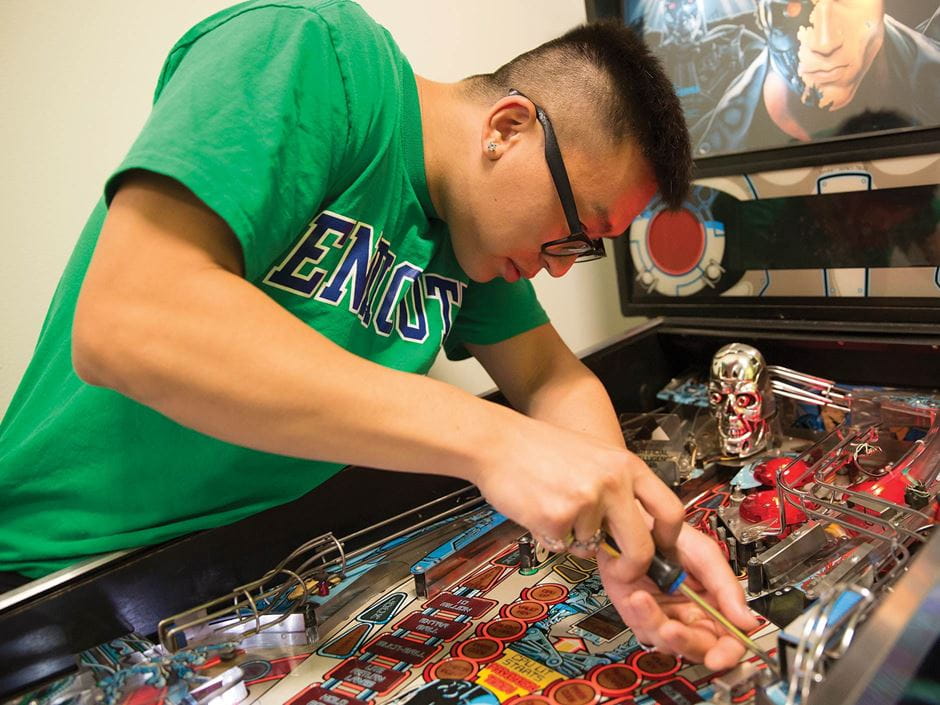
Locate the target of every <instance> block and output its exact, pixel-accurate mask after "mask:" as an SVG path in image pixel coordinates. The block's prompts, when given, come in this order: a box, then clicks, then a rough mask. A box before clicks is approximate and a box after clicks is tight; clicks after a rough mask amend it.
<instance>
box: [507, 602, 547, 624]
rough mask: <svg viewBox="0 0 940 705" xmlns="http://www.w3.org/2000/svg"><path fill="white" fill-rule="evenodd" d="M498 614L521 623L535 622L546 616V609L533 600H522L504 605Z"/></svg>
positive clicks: (543, 605) (542, 604) (540, 603)
mask: <svg viewBox="0 0 940 705" xmlns="http://www.w3.org/2000/svg"><path fill="white" fill-rule="evenodd" d="M499 613H500V614H501V615H502V616H503V617H512V618H513V619H519V620H522V621H523V622H537V621H539V620H540V619H541V618H542V617H544V616H545V615H546V614H548V607H547V606H546V605H545V604H544V603H542V602H536V601H535V600H523V601H522V602H513V603H512V604H511V605H505V606H504V607H503V609H501V610H500V611H499Z"/></svg>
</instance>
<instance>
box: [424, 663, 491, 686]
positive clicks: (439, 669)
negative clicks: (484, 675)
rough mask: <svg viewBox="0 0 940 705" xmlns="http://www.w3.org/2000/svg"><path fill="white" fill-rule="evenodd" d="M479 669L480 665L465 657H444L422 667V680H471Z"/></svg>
mask: <svg viewBox="0 0 940 705" xmlns="http://www.w3.org/2000/svg"><path fill="white" fill-rule="evenodd" d="M479 670H480V666H479V665H478V664H477V663H476V662H474V661H469V660H467V659H465V658H446V659H444V660H443V661H437V662H436V663H435V662H432V663H430V664H428V667H427V668H425V669H424V680H426V681H428V682H430V681H433V680H443V681H447V680H450V681H471V680H473V679H474V678H475V677H476V675H477V673H478V672H479Z"/></svg>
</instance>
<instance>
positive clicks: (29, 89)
mask: <svg viewBox="0 0 940 705" xmlns="http://www.w3.org/2000/svg"><path fill="white" fill-rule="evenodd" d="M229 4H231V2H229V0H161V1H160V2H156V1H154V0H151V1H150V2H141V1H140V0H133V1H130V2H129V1H128V0H0V155H2V156H0V159H2V162H0V163H2V168H0V414H2V412H3V411H4V410H5V409H6V408H7V406H8V404H9V401H10V398H11V397H12V395H13V392H14V391H15V389H16V385H17V384H18V382H19V379H20V376H21V375H22V373H23V371H24V370H25V369H26V365H27V363H28V362H29V358H30V356H31V354H32V349H33V346H34V345H35V342H36V338H37V336H38V335H39V329H40V326H41V325H42V320H43V317H44V315H45V312H46V308H47V306H48V304H49V300H50V299H51V297H52V293H53V291H54V289H55V286H56V283H57V281H58V278H59V275H60V274H61V272H62V269H63V268H64V266H65V263H66V260H67V259H68V256H69V253H70V252H71V250H72V247H73V244H74V242H75V240H76V239H77V237H78V233H79V231H80V230H81V227H82V225H83V224H84V221H85V218H86V217H87V216H88V214H89V212H90V211H91V208H92V206H93V205H94V203H95V202H96V200H97V198H98V196H99V194H100V192H101V188H102V185H103V183H104V180H105V178H106V177H107V175H108V174H109V173H110V171H111V170H112V169H113V168H114V167H115V166H117V164H118V163H119V162H120V160H121V158H122V157H123V156H124V153H125V151H126V150H127V149H128V148H129V146H130V144H131V142H132V141H133V139H134V137H135V135H136V133H137V131H138V130H139V129H140V127H141V125H143V123H144V120H145V119H146V117H147V113H148V111H149V108H150V101H151V96H152V94H153V87H154V84H155V82H156V78H157V75H158V73H159V70H160V67H161V65H162V63H163V59H164V57H165V56H166V52H167V51H168V50H169V48H170V47H171V46H172V45H173V43H174V41H175V40H176V39H177V38H178V37H179V36H180V35H181V34H182V33H183V32H184V31H185V30H186V29H188V28H189V27H190V26H191V25H192V24H194V23H196V22H198V21H199V20H200V19H202V18H203V17H205V16H206V15H209V14H211V13H212V12H214V11H216V10H218V9H220V8H222V7H225V6H226V5H229ZM362 5H363V6H364V7H365V9H366V10H367V11H368V12H370V13H371V14H372V16H373V17H375V18H376V19H377V20H378V21H379V22H381V23H382V24H384V25H385V26H386V27H388V28H389V30H390V31H391V32H392V34H393V35H394V36H395V37H396V39H397V40H398V42H399V44H400V45H401V47H402V49H403V50H404V52H405V54H406V55H407V56H408V57H409V58H410V60H411V62H412V65H413V66H414V68H415V70H416V71H417V72H418V73H420V74H421V75H423V76H426V77H428V78H431V79H435V80H440V81H450V80H456V79H459V78H462V77H464V76H466V75H469V74H473V73H480V72H484V71H490V70H492V69H494V68H496V67H497V66H499V65H500V64H502V63H504V62H505V61H506V60H508V59H510V58H512V57H513V56H515V55H516V54H518V53H520V52H522V51H524V50H526V49H529V48H531V47H533V46H535V45H537V44H539V43H541V42H543V41H545V40H547V39H550V38H551V37H553V36H556V35H558V34H560V33H562V32H563V31H565V30H566V29H568V28H570V27H572V26H574V25H575V24H578V23H580V22H583V21H584V19H585V9H584V2H583V0H513V1H512V2H505V0H476V1H475V2H466V1H464V0H363V1H362ZM535 285H536V289H537V290H538V292H539V296H540V298H541V300H542V303H543V305H544V306H545V307H546V309H547V310H548V312H549V315H551V317H552V319H553V321H554V322H555V325H556V326H557V327H558V328H559V330H560V331H561V333H562V335H563V337H564V338H565V339H566V340H567V341H568V342H569V344H570V345H571V347H572V348H574V349H575V350H579V349H583V348H585V347H587V346H590V345H593V344H595V343H597V342H599V341H601V340H603V339H605V338H607V337H609V336H610V335H613V334H614V333H617V332H619V331H621V330H624V329H625V328H626V327H627V325H628V324H629V323H631V322H633V321H629V320H627V319H624V318H623V317H622V316H621V315H620V313H619V309H618V304H617V294H616V281H615V276H614V268H613V261H612V260H611V259H608V260H606V261H603V262H598V263H594V264H590V265H578V266H577V267H575V268H574V269H573V270H572V272H571V273H570V274H569V275H568V276H566V277H565V278H564V279H562V280H552V279H551V278H549V277H548V276H547V275H546V274H545V273H544V272H543V273H542V274H541V275H540V277H539V278H538V279H536V282H535ZM442 358H443V356H442ZM432 374H433V375H434V376H437V377H439V378H441V379H447V380H449V381H452V382H453V383H455V384H459V385H460V386H463V387H465V388H467V389H469V390H471V391H473V392H479V391H482V390H484V389H487V388H489V387H490V386H491V385H492V383H491V382H490V380H489V378H488V377H487V376H486V374H485V373H484V372H483V370H482V369H481V368H480V367H479V365H478V364H477V363H476V362H474V361H466V362H461V363H450V362H447V361H446V360H442V361H439V362H438V363H437V365H435V367H434V369H433V370H432Z"/></svg>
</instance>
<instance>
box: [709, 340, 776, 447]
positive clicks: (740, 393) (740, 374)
mask: <svg viewBox="0 0 940 705" xmlns="http://www.w3.org/2000/svg"><path fill="white" fill-rule="evenodd" d="M709 377H710V379H709V382H708V405H709V408H710V409H711V413H712V416H714V417H715V422H716V423H717V425H718V437H719V440H720V442H721V452H722V453H723V454H724V455H726V456H729V457H732V458H746V457H748V456H750V455H753V454H754V453H757V452H759V451H761V450H763V449H764V448H766V447H767V444H768V443H769V442H770V439H771V437H772V431H771V428H770V422H769V419H770V418H771V417H772V416H773V414H774V411H775V406H774V396H773V392H772V391H771V388H770V376H769V374H768V372H767V365H766V364H765V363H764V358H763V356H762V355H761V354H760V352H759V351H758V350H757V349H756V348H753V347H751V346H750V345H744V344H743V343H730V344H729V345H725V346H724V347H723V348H721V350H719V351H718V352H717V353H715V357H713V358H712V365H711V373H710V376H709Z"/></svg>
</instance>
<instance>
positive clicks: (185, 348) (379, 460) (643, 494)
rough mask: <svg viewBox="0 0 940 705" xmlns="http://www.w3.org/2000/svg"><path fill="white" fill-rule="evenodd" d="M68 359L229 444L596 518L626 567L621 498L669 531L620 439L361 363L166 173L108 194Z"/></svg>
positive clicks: (672, 519) (563, 527) (534, 516)
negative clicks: (287, 301) (286, 299)
mask: <svg viewBox="0 0 940 705" xmlns="http://www.w3.org/2000/svg"><path fill="white" fill-rule="evenodd" d="M73 358H74V363H75V368H76V371H77V372H78V374H79V375H80V376H81V377H82V378H83V379H85V380H86V381H88V382H89V383H92V384H97V385H102V386H107V387H110V388H112V389H115V390H117V391H118V392H121V393H122V394H125V395H127V396H129V397H131V398H133V399H135V400H137V401H139V402H141V403H143V404H146V405H147V406H150V407H152V408H154V409H156V410H157V411H159V412H161V413H163V414H165V415H166V416H168V417H170V418H172V419H174V420H175V421H177V422H179V423H181V424H183V425H185V426H188V427H190V428H193V429H196V430H198V431H201V432H203V433H206V434H208V435H211V436H214V437H216V438H220V439H222V440H225V441H228V442H231V443H236V444H240V445H244V446H247V447H251V448H256V449H259V450H264V451H269V452H273V453H280V454H284V455H292V456H296V457H301V458H310V459H317V460H326V461H333V462H340V463H354V464H359V465H368V466H373V467H378V468H385V469H390V470H409V471H414V472H427V473H437V474H446V475H452V476H456V477H461V478H464V479H466V480H469V481H471V482H474V483H475V484H477V485H478V486H479V487H480V489H481V490H482V492H483V494H484V495H485V496H486V497H487V499H488V500H489V501H490V502H491V503H492V504H493V505H494V506H495V507H496V508H497V509H499V510H500V511H502V512H503V513H504V514H506V515H507V516H509V517H510V518H512V519H514V520H515V521H516V522H518V523H519V524H521V525H522V526H525V527H526V528H528V529H530V530H531V531H534V532H537V533H541V534H543V535H547V536H564V535H565V534H566V533H567V532H568V531H569V530H571V528H572V527H573V526H574V525H575V522H576V521H578V520H579V517H584V516H594V515H596V516H599V515H607V516H608V519H609V522H610V523H611V525H612V530H613V531H614V532H615V535H616V536H617V538H618V540H620V542H621V546H626V547H627V548H625V550H624V559H623V561H621V564H622V566H623V569H624V571H625V572H626V573H627V574H636V575H640V574H642V572H643V571H644V570H645V568H646V565H647V564H648V562H649V560H650V557H651V556H652V552H653V542H652V539H651V536H650V534H649V532H648V530H647V529H646V526H645V524H644V522H643V519H642V517H641V516H640V514H639V512H638V511H637V510H636V509H635V506H636V505H635V502H634V499H635V498H636V499H639V501H640V502H641V503H642V504H643V505H644V506H645V507H646V509H647V510H648V511H649V512H650V513H651V514H653V515H655V516H656V517H657V518H658V519H660V520H662V521H663V522H664V523H666V524H669V523H672V525H673V532H675V531H677V526H676V522H677V519H678V517H679V516H680V515H681V508H678V507H677V504H678V503H677V502H676V500H675V499H674V498H673V497H672V496H671V494H670V493H669V492H668V491H667V490H666V489H665V488H664V487H663V486H662V485H661V484H659V483H653V482H650V481H649V480H650V473H649V470H648V469H646V468H645V466H643V465H642V463H640V464H637V463H636V461H635V458H634V456H631V455H630V454H628V453H626V452H625V451H624V450H622V449H620V448H617V447H616V446H612V445H610V444H609V443H603V442H599V441H597V440H596V439H592V438H591V437H589V436H586V435H584V434H582V433H578V432H575V431H569V430H567V429H563V428H559V427H558V426H554V425H552V424H549V423H544V422H542V421H539V420H536V419H531V418H528V417H526V416H524V415H523V414H519V413H517V412H515V411H513V410H511V409H508V408H506V407H502V406H499V405H496V404H492V403H490V402H486V401H483V400H481V399H479V398H477V397H475V396H473V395H471V394H468V393H466V392H464V391H461V390H459V389H457V388H454V387H451V386H449V385H447V384H444V383H442V382H438V381H435V380H432V379H428V378H426V377H423V376H420V375H413V374H407V373H403V372H398V371H395V370H391V369H387V368H385V367H382V366H380V365H377V364H374V363H372V362H369V361H367V360H363V359H362V358H359V357H357V356H355V355H353V354H351V353H349V352H347V351H346V350H344V349H342V348H341V347H339V346H337V345H335V344H334V343H332V342H330V341H329V340H328V339H326V338H325V337H324V336H322V335H320V334H319V333H317V332H316V331H315V330H313V329H311V328H310V327H309V326H307V325H306V324H304V323H303V322H301V321H300V320H298V319H297V318H295V317H294V316H293V315H291V314H290V313H288V312H287V311H286V310H284V309H283V308H281V307H280V306H278V305H277V304H276V303H275V302H274V301H272V300H271V299H270V298H268V297H267V296H266V295H265V294H264V293H263V292H262V291H260V290H259V289H257V288H256V287H255V286H253V285H252V284H250V283H249V282H247V281H245V280H244V279H243V278H242V276H241V257H240V250H239V245H238V243H237V240H236V239H235V237H234V235H233V233H232V232H231V231H230V230H229V228H228V227H227V225H226V224H225V223H224V222H223V221H222V220H220V219H219V218H218V217H217V216H216V215H215V214H214V213H213V212H212V211H211V210H209V209H208V208H207V207H206V206H205V205H204V204H203V203H202V202H201V201H199V200H198V199H196V198H195V197H194V196H193V195H192V194H191V193H190V192H189V191H187V190H186V189H185V188H183V187H182V186H181V185H179V184H178V183H176V182H174V181H172V180H169V179H166V178H164V177H159V176H155V175H150V174H146V173H137V174H133V175H131V176H129V177H128V178H127V180H126V181H125V183H124V184H123V185H122V187H121V189H120V190H119V192H118V193H117V194H116V196H115V197H114V199H113V202H112V204H111V209H110V212H109V214H108V217H107V219H106V221H105V224H104V227H103V229H102V233H101V236H100V239H99V242H98V245H97V248H96V251H95V255H94V257H93V259H92V262H91V265H90V267H89V271H88V274H87V276H86V279H85V282H84V285H83V287H82V292H81V294H80V297H79V302H78V307H77V310H76V316H75V325H74V331H73ZM520 459H525V462H524V463H522V464H521V465H520V462H519V461H520ZM575 465H576V466H578V467H579V468H581V472H580V473H579V476H578V482H577V483H572V482H571V476H570V472H569V469H570V468H571V467H573V466H575ZM602 503H603V505H604V506H600V505H601V504H602ZM627 537H629V539H630V540H629V542H628V541H627Z"/></svg>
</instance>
